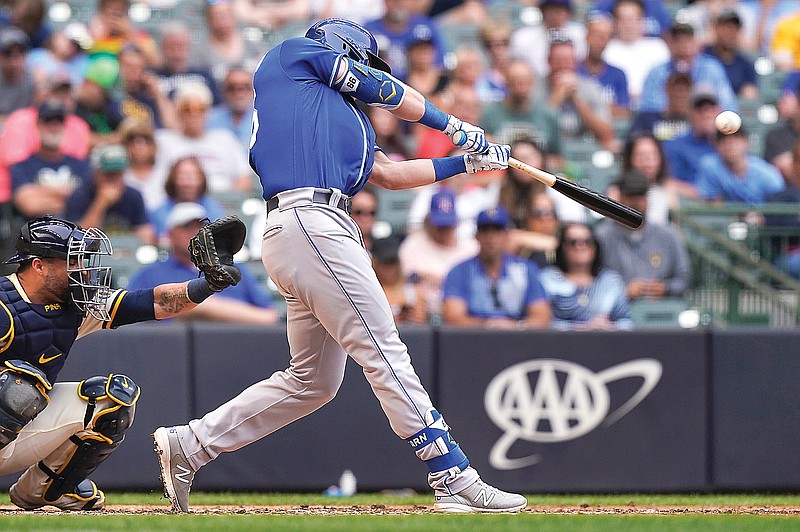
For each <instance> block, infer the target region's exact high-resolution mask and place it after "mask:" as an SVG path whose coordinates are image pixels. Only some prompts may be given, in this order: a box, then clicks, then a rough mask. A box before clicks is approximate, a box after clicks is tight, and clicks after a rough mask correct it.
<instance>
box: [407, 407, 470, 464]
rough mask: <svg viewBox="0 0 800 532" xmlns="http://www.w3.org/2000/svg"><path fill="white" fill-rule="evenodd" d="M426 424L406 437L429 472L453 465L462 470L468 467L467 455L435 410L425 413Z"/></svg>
mask: <svg viewBox="0 0 800 532" xmlns="http://www.w3.org/2000/svg"><path fill="white" fill-rule="evenodd" d="M425 421H426V422H427V423H428V426H427V427H425V428H424V429H422V430H421V431H419V432H417V433H416V434H414V435H413V436H411V437H409V438H406V442H407V443H408V444H409V445H411V448H412V449H414V452H415V453H416V454H417V456H418V457H420V458H421V459H422V460H423V461H424V462H425V465H427V466H428V469H430V471H431V473H438V472H441V471H447V470H450V469H452V468H454V467H456V468H458V469H459V470H460V471H464V470H465V469H466V468H467V467H469V460H468V459H467V455H465V454H464V452H463V451H462V450H461V446H460V445H458V443H456V441H455V440H454V439H453V437H452V436H451V435H450V427H448V426H447V423H445V422H444V418H443V417H442V415H441V414H440V413H439V412H437V411H436V410H430V411H429V412H428V413H427V414H425Z"/></svg>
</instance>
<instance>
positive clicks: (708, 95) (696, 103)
mask: <svg viewBox="0 0 800 532" xmlns="http://www.w3.org/2000/svg"><path fill="white" fill-rule="evenodd" d="M706 104H711V105H719V98H717V95H716V93H715V92H714V91H711V90H708V89H699V90H696V91H695V92H694V94H692V107H695V108H697V107H702V106H703V105H706Z"/></svg>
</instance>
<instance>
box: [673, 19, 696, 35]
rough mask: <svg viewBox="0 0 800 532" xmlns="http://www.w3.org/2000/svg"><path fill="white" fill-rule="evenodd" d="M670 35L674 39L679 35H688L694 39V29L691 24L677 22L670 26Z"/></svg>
mask: <svg viewBox="0 0 800 532" xmlns="http://www.w3.org/2000/svg"><path fill="white" fill-rule="evenodd" d="M669 34H670V35H671V36H672V37H678V36H679V35H688V36H689V37H694V28H693V27H692V25H691V24H687V23H686V22H679V21H677V20H676V21H675V22H673V23H672V26H670V28H669Z"/></svg>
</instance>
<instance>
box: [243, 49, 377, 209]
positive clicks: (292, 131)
mask: <svg viewBox="0 0 800 532" xmlns="http://www.w3.org/2000/svg"><path fill="white" fill-rule="evenodd" d="M340 56H341V54H338V53H336V52H335V51H333V50H332V49H330V48H328V47H327V46H325V45H323V44H321V43H319V42H317V41H314V40H312V39H307V38H305V37H298V38H295V39H289V40H286V41H284V42H282V43H281V44H279V45H278V46H276V47H275V48H273V49H272V50H270V51H269V52H267V54H266V55H265V56H264V57H263V58H262V60H261V63H259V65H258V68H256V71H255V74H254V75H253V87H254V90H255V104H254V107H255V109H254V111H253V134H252V137H251V139H250V166H252V168H253V170H254V171H255V172H256V174H257V175H258V177H259V179H260V180H261V186H262V187H263V188H264V194H263V195H264V199H269V198H271V197H272V196H274V195H275V194H277V193H278V192H283V191H285V190H291V189H295V188H302V187H317V188H337V189H339V190H341V191H342V192H343V193H345V194H347V195H348V196H352V195H354V194H355V193H356V192H358V191H359V190H360V189H361V187H363V186H364V184H365V183H366V181H367V179H369V176H370V174H371V173H372V165H373V163H374V161H375V159H374V157H375V154H374V150H375V131H374V130H373V129H372V125H371V124H370V123H369V120H368V119H367V116H366V115H365V114H364V112H363V111H362V110H361V109H359V107H358V106H357V105H356V104H355V100H353V99H352V98H351V97H350V96H347V95H344V94H342V93H340V92H338V91H337V90H335V89H333V88H331V86H332V85H333V84H334V79H333V77H334V72H335V69H336V66H337V64H338V61H339V59H340Z"/></svg>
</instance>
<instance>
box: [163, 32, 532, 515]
mask: <svg viewBox="0 0 800 532" xmlns="http://www.w3.org/2000/svg"><path fill="white" fill-rule="evenodd" d="M254 87H255V111H254V114H253V133H252V138H251V141H250V163H251V165H252V166H253V168H254V170H255V171H256V173H257V174H258V175H259V177H260V179H261V184H262V186H263V189H264V199H265V200H266V201H267V224H266V228H265V230H264V235H263V244H262V262H263V264H264V267H265V268H266V270H267V272H268V273H269V275H270V277H271V279H272V280H273V281H274V282H275V284H276V285H277V286H278V288H279V289H280V291H281V293H282V295H283V296H284V298H285V299H286V303H287V313H288V315H287V321H288V323H287V331H288V337H289V346H290V350H291V361H290V365H289V368H288V369H286V370H285V371H282V372H277V373H275V374H274V375H272V376H271V377H269V378H268V379H265V380H263V381H261V382H258V383H256V384H254V385H253V386H251V387H249V388H247V389H246V390H244V391H243V392H242V393H241V394H240V395H238V396H237V397H235V398H233V399H232V400H230V401H229V402H227V403H226V404H224V405H222V406H220V407H219V408H217V409H216V410H214V411H212V412H209V413H208V414H206V415H205V416H203V418H202V419H195V420H192V421H190V422H189V424H188V425H183V426H178V427H169V428H165V427H161V428H159V429H157V430H156V432H155V433H154V435H153V436H154V440H155V446H156V450H157V451H158V452H159V455H160V464H161V469H162V480H163V482H164V489H165V494H166V495H167V497H168V498H169V499H170V501H171V502H172V505H173V508H174V509H175V511H182V512H186V511H188V507H189V505H188V499H189V490H190V487H191V481H192V479H193V477H194V474H195V473H196V472H197V471H198V470H199V469H200V468H201V467H202V466H204V465H206V464H207V463H209V462H210V461H211V460H213V459H215V458H216V457H217V456H218V455H219V454H220V453H223V452H229V451H234V450H236V449H239V448H241V447H243V446H245V445H248V444H250V443H252V442H254V441H256V440H258V439H260V438H263V437H264V436H267V435H268V434H270V433H272V432H274V431H276V430H278V429H280V428H281V427H283V426H285V425H288V424H289V423H291V422H292V421H294V420H296V419H298V418H300V417H303V416H305V415H308V414H309V413H311V412H313V411H315V410H316V409H318V408H320V407H321V406H323V405H324V404H325V403H327V402H328V401H330V400H331V399H333V397H334V396H335V395H336V392H337V390H338V388H339V386H340V384H341V382H342V379H343V376H344V369H345V362H346V360H347V356H348V355H349V356H351V357H353V359H354V360H355V361H356V362H358V363H359V364H360V365H361V366H362V367H363V368H364V374H365V375H366V377H367V379H368V381H369V383H370V385H371V387H372V390H373V392H374V393H375V395H376V396H377V398H378V399H379V401H380V403H381V407H382V408H383V410H384V412H385V413H386V416H387V417H388V418H389V422H390V424H391V426H392V429H393V430H394V432H395V433H396V434H397V435H398V436H399V437H401V438H403V439H405V440H406V442H408V444H409V445H410V446H411V448H412V450H413V451H414V452H415V453H416V454H417V456H418V457H419V458H420V459H421V460H423V461H424V462H425V464H426V465H427V466H428V468H429V470H430V473H429V476H428V481H429V484H430V485H431V487H432V488H433V489H434V494H435V500H436V503H435V506H436V508H437V509H439V510H442V511H457V512H476V511H482V512H514V511H518V510H520V509H521V508H523V507H524V506H525V505H526V503H527V501H526V500H525V498H524V497H522V496H521V495H516V494H511V493H506V492H503V491H500V490H498V489H497V488H494V487H492V486H489V485H487V484H485V483H484V482H483V481H482V480H481V479H480V477H479V475H478V473H477V472H476V471H475V470H474V469H473V468H472V467H470V465H469V460H468V458H467V457H466V456H465V454H464V452H463V451H462V450H461V448H460V447H459V445H458V443H456V441H455V440H454V439H453V437H452V436H451V435H450V431H449V428H448V426H447V424H446V423H445V421H444V419H443V418H442V416H441V414H439V412H437V411H436V409H435V408H434V406H433V404H432V403H431V399H430V397H429V396H428V394H427V392H426V391H425V389H424V388H423V387H422V385H421V384H420V380H419V378H418V377H417V375H416V373H415V372H414V368H413V367H412V365H411V359H410V357H409V355H408V352H407V349H406V346H405V345H404V344H403V343H402V342H401V341H400V338H399V336H398V333H397V329H396V327H395V323H394V321H393V318H392V311H391V309H390V307H389V304H388V302H387V300H386V296H385V295H384V292H383V290H382V288H381V285H380V284H379V282H378V280H377V278H376V276H375V273H374V271H373V270H372V266H371V262H370V257H369V255H368V254H367V252H366V251H365V249H364V247H363V242H362V237H361V234H360V233H359V231H358V228H357V226H356V224H355V222H354V221H353V220H352V219H351V218H350V216H349V215H348V209H349V205H350V199H349V198H350V197H351V196H352V195H354V194H355V193H356V192H358V191H359V189H360V188H361V187H362V186H363V185H364V184H365V183H366V182H367V180H370V181H371V182H372V183H374V184H376V185H378V186H380V187H383V188H387V189H404V188H411V187H416V186H420V185H425V184H428V183H433V182H434V181H440V180H442V179H447V178H449V177H452V176H454V175H457V174H461V173H464V172H477V171H481V170H499V169H504V168H506V167H507V164H508V157H509V147H508V146H500V145H496V144H490V143H488V141H487V140H486V138H485V136H484V134H483V131H482V130H481V129H480V128H477V127H475V126H473V125H471V124H468V123H465V122H462V121H461V120H459V119H458V118H456V117H454V116H450V115H447V114H445V113H443V112H442V111H440V110H439V109H437V108H436V107H434V106H433V105H432V104H431V103H430V102H428V101H426V100H425V99H424V98H423V97H422V95H421V94H420V93H419V92H417V91H416V90H414V89H413V88H411V87H408V86H406V85H404V84H403V83H402V82H400V81H399V80H397V79H396V78H394V77H393V76H392V75H391V74H390V72H389V67H388V66H387V65H386V63H384V62H383V61H382V60H381V59H380V58H379V57H378V46H377V43H376V42H375V39H374V37H373V36H372V35H371V34H370V33H369V32H368V31H367V30H365V29H364V28H362V27H361V26H359V25H358V24H355V23H353V22H350V21H346V20H341V19H326V20H323V21H321V22H318V23H316V24H315V25H314V26H312V27H311V28H310V29H309V30H308V32H307V33H306V35H305V37H301V38H294V39H289V40H286V41H284V42H283V43H281V44H279V45H278V46H276V47H275V48H273V49H272V50H270V51H269V52H268V53H267V54H266V55H265V56H264V58H263V59H262V60H261V63H260V64H259V66H258V68H257V69H256V72H255V74H254ZM355 100H360V101H361V102H364V103H367V104H370V105H377V106H380V107H383V108H386V109H388V110H390V111H391V112H392V113H394V114H395V115H397V116H398V117H400V118H402V119H405V120H409V121H418V122H420V123H422V124H424V125H426V126H429V127H432V128H436V129H438V130H441V131H444V132H445V133H446V134H448V135H449V136H450V137H451V139H452V138H453V135H455V134H456V133H457V132H459V131H461V132H463V133H465V134H466V142H465V143H464V144H463V145H462V147H464V148H465V149H466V150H467V151H468V152H470V153H468V154H467V155H464V156H455V157H447V158H440V159H432V160H430V159H425V160H412V161H404V162H393V161H391V160H390V159H389V158H388V157H387V156H386V155H385V154H384V153H383V152H382V151H381V149H380V147H379V146H376V145H375V132H374V131H373V129H372V126H371V125H370V122H369V120H368V119H367V117H366V115H365V114H364V113H363V112H362V111H361V109H359V107H358V106H357V105H356V103H355ZM458 135H459V139H460V137H461V136H462V134H461V133H458Z"/></svg>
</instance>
